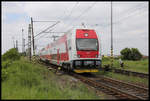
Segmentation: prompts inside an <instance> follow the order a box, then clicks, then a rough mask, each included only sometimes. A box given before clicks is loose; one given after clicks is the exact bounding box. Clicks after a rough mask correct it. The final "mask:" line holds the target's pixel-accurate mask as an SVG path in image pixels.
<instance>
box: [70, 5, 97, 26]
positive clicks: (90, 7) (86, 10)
mask: <svg viewBox="0 0 150 101" xmlns="http://www.w3.org/2000/svg"><path fill="white" fill-rule="evenodd" d="M95 4H96V2H95V3H93V4H92V5H91V6H89V7H88V8H87V9H85V10H84V11H83V12H82V13H81V14H80V15H79V16H77V17H76V19H74V20H76V21H77V19H79V18H80V17H81V16H83V15H84V14H85V13H87V12H88V11H89V10H90V9H92V7H94V5H95ZM74 20H72V22H73V21H74ZM72 22H70V23H69V24H68V26H69V25H70V24H71V23H72Z"/></svg>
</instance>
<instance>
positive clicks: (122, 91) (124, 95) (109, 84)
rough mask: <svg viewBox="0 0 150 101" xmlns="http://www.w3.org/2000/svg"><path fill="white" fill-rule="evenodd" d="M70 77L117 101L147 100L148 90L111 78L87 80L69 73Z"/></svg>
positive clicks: (87, 78) (100, 77) (101, 77)
mask: <svg viewBox="0 0 150 101" xmlns="http://www.w3.org/2000/svg"><path fill="white" fill-rule="evenodd" d="M71 75H72V76H74V77H76V78H78V79H80V80H81V81H83V82H84V83H86V84H88V85H90V86H93V87H95V88H96V89H97V90H99V91H103V92H104V93H107V94H109V95H113V96H115V97H116V98H118V99H139V100H147V99H149V95H148V88H144V87H140V86H137V85H133V84H129V83H125V82H122V81H118V80H114V79H111V78H106V77H103V76H99V77H96V78H89V77H85V76H81V75H79V74H75V73H71Z"/></svg>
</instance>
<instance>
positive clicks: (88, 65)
mask: <svg viewBox="0 0 150 101" xmlns="http://www.w3.org/2000/svg"><path fill="white" fill-rule="evenodd" d="M97 34H99V33H97V32H96V31H95V30H94V29H87V28H73V29H72V30H69V31H68V32H66V33H65V34H64V35H63V36H62V37H60V38H59V39H58V40H56V41H54V42H53V43H51V44H48V45H47V47H45V48H43V49H42V50H41V51H40V53H39V55H40V59H42V60H44V61H48V62H49V63H52V64H55V65H58V66H61V67H62V68H65V69H67V70H72V71H75V72H77V73H83V72H98V71H99V68H100V67H101V64H102V61H101V59H102V57H101V45H100V44H101V42H100V39H99V37H98V36H97Z"/></svg>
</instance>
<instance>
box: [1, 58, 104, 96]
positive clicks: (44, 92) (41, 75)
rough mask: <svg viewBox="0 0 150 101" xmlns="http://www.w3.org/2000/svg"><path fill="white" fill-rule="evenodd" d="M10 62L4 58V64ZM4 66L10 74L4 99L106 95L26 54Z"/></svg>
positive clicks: (3, 83)
mask: <svg viewBox="0 0 150 101" xmlns="http://www.w3.org/2000/svg"><path fill="white" fill-rule="evenodd" d="M6 62H7V61H2V66H5V64H6ZM5 67H6V66H5ZM4 70H5V71H6V74H7V76H6V77H5V79H4V80H3V81H2V91H1V92H2V99H104V98H103V97H99V96H97V95H96V93H95V92H94V91H89V89H88V88H87V87H86V86H85V85H84V84H83V83H81V82H79V81H78V82H74V81H73V80H72V78H71V77H69V76H67V75H63V76H57V75H55V74H54V73H53V72H52V71H49V70H48V69H47V68H46V67H45V66H42V65H40V64H32V63H30V62H29V61H28V60H26V59H25V58H24V57H22V58H21V59H20V60H15V61H13V62H12V63H11V64H10V65H8V66H7V68H5V69H4ZM71 80H72V81H71Z"/></svg>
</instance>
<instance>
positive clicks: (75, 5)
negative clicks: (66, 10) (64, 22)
mask: <svg viewBox="0 0 150 101" xmlns="http://www.w3.org/2000/svg"><path fill="white" fill-rule="evenodd" d="M78 3H79V2H76V4H75V5H74V6H73V8H72V9H71V11H70V14H69V15H68V16H67V17H66V18H69V16H71V14H72V12H73V9H74V8H75V7H76V6H77V4H78Z"/></svg>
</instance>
